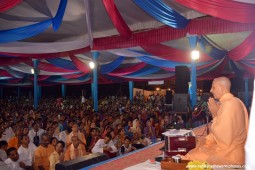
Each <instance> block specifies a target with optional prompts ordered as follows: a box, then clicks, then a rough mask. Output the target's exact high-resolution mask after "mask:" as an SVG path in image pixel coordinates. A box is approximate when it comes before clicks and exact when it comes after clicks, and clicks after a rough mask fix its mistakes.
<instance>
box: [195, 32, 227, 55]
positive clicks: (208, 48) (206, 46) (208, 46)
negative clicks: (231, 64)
mask: <svg viewBox="0 0 255 170" xmlns="http://www.w3.org/2000/svg"><path fill="white" fill-rule="evenodd" d="M199 44H200V47H201V48H202V50H203V52H205V53H206V54H208V55H209V56H210V57H212V58H213V59H215V60H220V59H222V58H223V57H225V56H226V54H227V52H226V51H224V50H220V49H218V48H216V47H214V46H213V44H212V43H210V42H209V41H208V40H207V39H205V38H204V37H203V36H202V37H201V39H200V41H199Z"/></svg>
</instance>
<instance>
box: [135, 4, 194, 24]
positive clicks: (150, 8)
mask: <svg viewBox="0 0 255 170" xmlns="http://www.w3.org/2000/svg"><path fill="white" fill-rule="evenodd" d="M133 1H134V3H135V4H136V5H137V6H139V7H140V8H142V9H143V10H144V11H145V12H147V13H148V14H149V15H151V16H152V17H153V18H155V19H156V20H158V21H160V22H162V23H164V24H166V25H168V26H170V27H173V28H185V27H186V26H187V24H188V23H189V20H188V19H186V18H185V17H183V16H182V15H180V14H179V13H178V12H176V11H174V10H173V9H172V8H170V7H169V6H168V5H166V4H165V3H163V2H162V1H161V0H156V1H152V0H133Z"/></svg>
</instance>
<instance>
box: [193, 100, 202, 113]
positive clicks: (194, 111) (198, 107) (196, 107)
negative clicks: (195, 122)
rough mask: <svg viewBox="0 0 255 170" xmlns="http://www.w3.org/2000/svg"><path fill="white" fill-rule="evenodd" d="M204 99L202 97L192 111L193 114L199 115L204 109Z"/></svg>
mask: <svg viewBox="0 0 255 170" xmlns="http://www.w3.org/2000/svg"><path fill="white" fill-rule="evenodd" d="M204 102H205V101H204V100H203V99H201V101H200V102H199V103H198V104H197V105H196V106H195V107H194V110H193V112H192V115H193V116H198V115H199V114H200V112H201V111H202V106H203V104H204Z"/></svg>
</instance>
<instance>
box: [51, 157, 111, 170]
mask: <svg viewBox="0 0 255 170" xmlns="http://www.w3.org/2000/svg"><path fill="white" fill-rule="evenodd" d="M107 159H108V156H107V155H106V154H104V153H92V154H89V155H86V156H83V157H80V158H77V159H74V160H71V161H66V162H62V163H58V164H56V166H55V170H77V169H81V168H84V167H87V166H89V165H92V164H96V163H98V162H102V161H105V160H107Z"/></svg>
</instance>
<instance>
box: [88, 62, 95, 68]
mask: <svg viewBox="0 0 255 170" xmlns="http://www.w3.org/2000/svg"><path fill="white" fill-rule="evenodd" d="M89 67H90V68H91V69H94V68H95V63H94V62H93V61H91V62H89Z"/></svg>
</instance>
